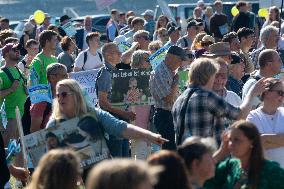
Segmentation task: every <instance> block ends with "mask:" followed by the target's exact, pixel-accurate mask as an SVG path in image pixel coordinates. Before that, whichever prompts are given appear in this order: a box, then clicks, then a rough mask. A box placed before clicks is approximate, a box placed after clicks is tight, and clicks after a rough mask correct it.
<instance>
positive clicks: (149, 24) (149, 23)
mask: <svg viewBox="0 0 284 189" xmlns="http://www.w3.org/2000/svg"><path fill="white" fill-rule="evenodd" d="M155 25H156V22H155V21H154V20H149V21H147V22H146V23H145V25H144V28H145V30H146V31H148V32H149V33H150V37H151V39H153V35H154V31H155Z"/></svg>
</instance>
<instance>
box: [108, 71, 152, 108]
mask: <svg viewBox="0 0 284 189" xmlns="http://www.w3.org/2000/svg"><path fill="white" fill-rule="evenodd" d="M150 73H151V70H146V69H133V70H117V71H115V72H113V73H112V91H111V92H112V95H111V103H112V105H114V106H139V105H152V104H154V102H153V97H152V96H151V93H150V89H149V80H150Z"/></svg>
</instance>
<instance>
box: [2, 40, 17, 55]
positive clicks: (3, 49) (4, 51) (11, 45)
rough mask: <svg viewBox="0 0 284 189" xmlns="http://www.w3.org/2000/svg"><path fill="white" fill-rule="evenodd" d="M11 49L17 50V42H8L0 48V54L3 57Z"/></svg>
mask: <svg viewBox="0 0 284 189" xmlns="http://www.w3.org/2000/svg"><path fill="white" fill-rule="evenodd" d="M12 49H18V50H19V44H18V43H17V44H14V43H8V44H6V45H5V46H4V47H3V48H2V56H3V57H4V56H5V54H6V53H8V52H10V51H11V50H12Z"/></svg>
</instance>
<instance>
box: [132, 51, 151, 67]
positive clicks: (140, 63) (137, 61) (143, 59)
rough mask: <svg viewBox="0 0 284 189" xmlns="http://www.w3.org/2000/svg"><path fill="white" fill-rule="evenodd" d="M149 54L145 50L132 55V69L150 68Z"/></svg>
mask: <svg viewBox="0 0 284 189" xmlns="http://www.w3.org/2000/svg"><path fill="white" fill-rule="evenodd" d="M148 58H149V52H148V51H144V50H137V51H135V52H134V53H133V54H132V58H131V64H130V65H131V68H132V69H139V68H150V67H151V64H150V62H149V60H148Z"/></svg>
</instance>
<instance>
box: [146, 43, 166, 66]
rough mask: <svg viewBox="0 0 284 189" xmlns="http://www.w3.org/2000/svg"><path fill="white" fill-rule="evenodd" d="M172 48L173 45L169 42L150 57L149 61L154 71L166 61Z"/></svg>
mask: <svg viewBox="0 0 284 189" xmlns="http://www.w3.org/2000/svg"><path fill="white" fill-rule="evenodd" d="M170 47H171V44H170V43H169V42H168V43H166V44H165V45H164V46H163V47H161V48H160V49H158V50H157V51H156V52H155V53H154V54H152V55H151V56H150V57H149V61H150V64H151V66H152V68H153V70H154V69H155V68H156V67H157V66H158V65H159V64H160V63H161V62H163V61H164V60H165V57H166V54H167V52H168V50H169V48H170Z"/></svg>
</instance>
